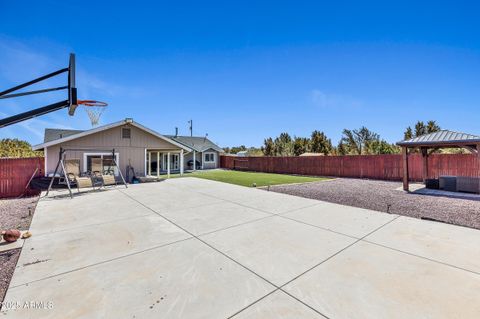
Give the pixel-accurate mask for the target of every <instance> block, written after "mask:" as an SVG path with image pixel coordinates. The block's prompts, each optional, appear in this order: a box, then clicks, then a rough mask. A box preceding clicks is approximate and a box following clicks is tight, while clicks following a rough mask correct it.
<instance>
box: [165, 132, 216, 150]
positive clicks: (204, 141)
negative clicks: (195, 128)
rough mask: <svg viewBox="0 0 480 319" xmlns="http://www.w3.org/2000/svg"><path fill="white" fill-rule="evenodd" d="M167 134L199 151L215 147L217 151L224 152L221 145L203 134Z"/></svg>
mask: <svg viewBox="0 0 480 319" xmlns="http://www.w3.org/2000/svg"><path fill="white" fill-rule="evenodd" d="M165 136H166V137H168V138H171V139H172V140H174V141H177V142H179V143H181V144H183V145H185V146H188V147H190V148H192V149H194V150H195V151H197V152H203V151H206V150H208V149H213V150H215V151H217V152H223V149H222V148H221V147H220V146H218V145H217V144H215V143H213V142H212V141H210V140H209V139H208V138H206V137H203V136H175V135H165Z"/></svg>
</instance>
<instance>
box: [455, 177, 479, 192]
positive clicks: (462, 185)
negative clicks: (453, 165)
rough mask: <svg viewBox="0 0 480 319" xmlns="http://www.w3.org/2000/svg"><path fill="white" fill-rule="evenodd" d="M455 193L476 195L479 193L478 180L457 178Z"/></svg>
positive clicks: (476, 178) (474, 178) (475, 178)
mask: <svg viewBox="0 0 480 319" xmlns="http://www.w3.org/2000/svg"><path fill="white" fill-rule="evenodd" d="M457 191H458V192H467V193H477V194H478V193H480V178H478V177H466V176H458V177H457Z"/></svg>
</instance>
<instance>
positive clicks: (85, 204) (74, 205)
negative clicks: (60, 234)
mask: <svg viewBox="0 0 480 319" xmlns="http://www.w3.org/2000/svg"><path fill="white" fill-rule="evenodd" d="M151 214H153V213H152V212H150V211H149V210H146V209H145V208H144V207H142V206H141V205H138V203H137V202H135V201H133V200H131V199H130V198H128V197H126V196H125V195H123V194H122V193H120V192H119V191H117V190H109V191H103V192H95V193H84V194H82V195H80V196H75V197H74V198H73V199H70V198H68V197H67V198H61V199H53V198H42V199H41V200H40V201H39V202H38V204H37V208H36V210H35V215H34V216H33V220H32V225H31V227H30V231H31V232H32V234H33V235H34V236H36V235H39V234H44V233H50V232H56V231H62V230H67V229H72V228H77V227H83V226H88V225H95V224H99V223H105V222H109V221H114V220H120V219H125V218H132V217H140V216H146V215H151Z"/></svg>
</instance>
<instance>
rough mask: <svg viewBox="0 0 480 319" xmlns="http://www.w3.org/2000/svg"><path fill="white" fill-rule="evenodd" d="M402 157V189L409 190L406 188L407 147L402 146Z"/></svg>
mask: <svg viewBox="0 0 480 319" xmlns="http://www.w3.org/2000/svg"><path fill="white" fill-rule="evenodd" d="M402 157H403V190H404V191H407V192H408V191H409V189H408V147H406V146H403V147H402Z"/></svg>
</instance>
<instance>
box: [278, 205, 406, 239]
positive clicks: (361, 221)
mask: <svg viewBox="0 0 480 319" xmlns="http://www.w3.org/2000/svg"><path fill="white" fill-rule="evenodd" d="M282 216H285V217H288V218H291V219H294V220H297V221H301V222H304V223H307V224H311V225H315V226H318V227H322V228H325V229H329V230H332V231H335V232H339V233H342V234H345V235H348V236H353V237H356V238H361V237H363V236H365V235H367V234H368V233H370V232H372V231H374V230H375V229H377V228H378V227H380V226H382V225H385V223H387V222H389V221H391V220H392V219H394V218H395V217H397V215H391V214H385V213H379V212H375V211H372V210H368V209H363V208H357V207H351V206H344V205H338V204H333V203H327V202H319V201H317V204H316V205H315V206H312V207H307V208H302V209H299V210H296V211H294V212H289V213H285V214H282Z"/></svg>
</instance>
